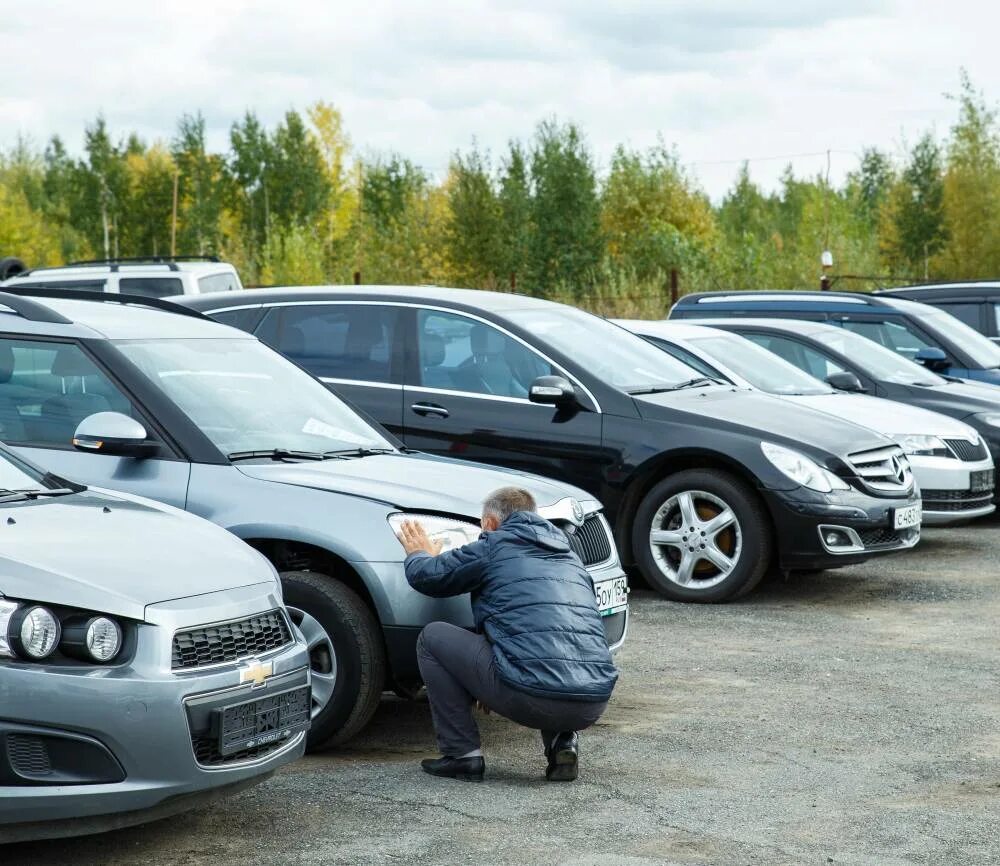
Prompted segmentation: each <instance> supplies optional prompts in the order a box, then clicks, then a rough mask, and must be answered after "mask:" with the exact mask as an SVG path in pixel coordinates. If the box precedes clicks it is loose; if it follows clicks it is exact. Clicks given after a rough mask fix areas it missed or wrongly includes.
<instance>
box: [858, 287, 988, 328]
mask: <svg viewBox="0 0 1000 866" xmlns="http://www.w3.org/2000/svg"><path fill="white" fill-rule="evenodd" d="M875 294H876V295H880V296H882V297H885V298H903V299H904V300H907V301H919V302H920V303H922V304H927V305H928V306H930V307H936V308H937V309H939V310H944V312H946V313H950V314H951V315H953V316H954V317H955V318H956V319H958V320H959V321H961V322H965V324H967V325H968V326H969V327H970V328H974V329H975V330H977V331H979V333H980V334H983V335H985V336H987V337H989V338H990V339H991V340H992V341H993V342H994V343H997V342H1000V280H972V281H969V282H964V283H934V284H929V285H923V286H904V287H901V288H898V289H882V290H881V291H878V292H875Z"/></svg>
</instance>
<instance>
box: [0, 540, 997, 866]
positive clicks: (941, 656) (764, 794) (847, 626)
mask: <svg viewBox="0 0 1000 866" xmlns="http://www.w3.org/2000/svg"><path fill="white" fill-rule="evenodd" d="M998 529H1000V521H997V520H994V521H992V522H990V521H987V522H985V523H982V522H981V523H979V524H977V525H975V526H973V527H969V528H962V529H951V530H928V531H926V532H925V538H924V541H923V543H922V544H921V546H920V547H919V548H918V550H916V551H914V552H911V553H908V554H905V555H901V556H896V557H889V558H886V559H883V560H880V561H876V562H874V563H868V564H866V565H862V566H857V567H853V568H850V569H844V570H840V571H831V572H825V573H822V574H818V575H812V576H810V577H803V578H800V579H796V580H794V581H792V582H787V583H786V582H782V581H780V580H775V581H773V582H770V583H767V584H765V585H764V586H763V587H762V589H761V591H759V592H757V593H756V594H755V595H753V596H751V597H750V598H748V599H746V600H743V601H741V602H739V603H736V604H730V605H724V606H715V607H707V606H699V607H695V606H685V605H680V604H673V603H670V602H667V601H664V600H662V599H660V598H659V597H658V596H656V595H654V594H652V593H650V592H646V591H637V592H635V593H634V594H633V608H632V611H633V613H632V626H631V632H630V636H629V640H628V642H627V644H626V647H625V649H624V650H623V651H622V653H621V654H620V656H619V663H620V666H621V668H622V671H623V673H622V679H621V681H620V684H619V687H618V689H617V691H616V693H615V697H614V699H613V701H612V704H611V706H610V708H609V710H608V712H607V714H606V716H605V718H604V719H603V720H602V722H601V724H600V725H598V726H597V727H596V728H595V729H592V730H591V731H589V732H587V733H586V734H585V735H584V737H583V755H582V774H581V778H580V779H579V780H578V781H577V782H576V783H575V784H573V785H554V784H547V783H546V782H545V781H544V779H543V778H542V771H543V769H544V764H543V760H542V758H541V755H540V749H539V746H538V744H537V741H536V735H534V734H533V733H531V732H529V731H526V730H523V729H520V728H517V727H516V726H514V725H512V724H510V723H507V722H505V721H503V720H501V719H497V718H495V717H489V718H487V719H485V720H484V722H483V731H484V745H485V747H486V750H487V762H488V764H487V774H488V776H487V781H486V783H485V784H482V785H472V784H467V783H460V782H452V781H448V780H439V779H432V778H429V777H427V776H424V775H423V774H422V773H421V772H420V770H419V768H418V767H417V760H418V759H419V758H421V757H424V756H426V755H429V754H432V744H433V740H432V731H431V724H430V716H429V711H428V708H427V704H426V702H418V703H407V702H402V701H398V700H396V699H391V700H390V699H387V700H385V701H383V703H382V705H381V707H380V709H379V712H378V715H377V716H376V719H375V722H374V723H373V724H372V726H371V727H370V728H369V729H368V731H367V732H366V733H365V735H364V736H362V737H361V738H359V739H358V740H357V741H356V742H354V743H353V744H352V745H351V746H350V747H349V748H347V749H345V750H344V751H341V752H338V753H334V754H326V755H319V756H314V757H309V758H307V759H305V760H303V761H300V762H299V763H297V764H295V765H293V766H292V767H289V768H287V769H286V770H285V771H284V772H282V773H280V774H279V775H277V776H275V777H274V778H272V779H271V780H269V781H268V782H267V783H265V784H264V785H262V786H259V787H257V788H254V789H252V790H250V791H248V792H245V793H243V794H240V795H238V796H236V797H233V798H232V799H230V800H227V801H224V802H222V803H219V804H216V805H213V806H212V807H210V808H207V809H204V810H202V811H200V812H198V813H194V814H188V815H185V816H182V817H179V818H174V819H170V820H168V821H164V822H160V823H158V824H153V825H150V826H147V827H140V828H136V829H131V830H125V831H120V832H117V833H113V834H106V835H103V836H98V837H90V838H86V839H79V840H73V841H62V842H48V843H35V844H32V845H22V846H16V847H15V846H10V847H6V848H2V849H0V863H3V864H4V866H15V864H22V863H24V864H43V863H44V864H48V863H67V864H69V863H85V864H91V863H93V864H102V866H111V864H126V863H128V864H131V863H139V862H141V863H148V864H154V863H155V864H200V863H212V864H218V866H222V864H241V866H244V864H246V863H247V862H253V863H255V864H335V863H336V864H352V863H376V864H381V863H441V864H451V863H476V864H479V863H511V864H533V863H538V864H542V863H545V864H548V863H552V864H555V863H559V864H573V866H589V864H594V866H596V864H623V866H631V864H635V866H639V864H648V863H676V864H691V863H713V864H779V863H780V864H783V863H794V864H809V863H818V864H826V863H843V864H880V866H894V864H910V863H921V864H923V863H926V864H987V863H989V864H996V863H1000V728H998V725H997V720H998V716H1000V664H998V662H1000V625H998V623H1000V572H998V568H997V566H998V560H1000V545H998V542H997V537H998Z"/></svg>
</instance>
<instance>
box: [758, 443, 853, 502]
mask: <svg viewBox="0 0 1000 866" xmlns="http://www.w3.org/2000/svg"><path fill="white" fill-rule="evenodd" d="M760 450H761V451H763V452H764V456H765V457H766V458H767V459H768V460H769V461H770V462H771V464H772V465H773V466H774V467H775V469H777V470H778V471H779V472H780V473H781V474H782V475H784V476H785V477H786V478H790V479H791V480H792V481H794V482H795V483H796V484H801V485H802V486H803V487H808V488H809V489H810V490H818V491H819V492H820V493H830V492H831V491H833V490H849V489H850V485H849V484H848V483H847V482H846V481H844V480H843V479H842V478H838V477H837V476H836V475H834V474H833V473H832V472H830V471H829V470H828V469H824V468H823V467H822V466H820V465H819V464H818V463H816V462H815V461H814V460H810V459H809V458H808V457H806V455H805V454H802V453H800V452H798V451H794V450H792V449H791V448H785V447H784V446H783V445H775V444H774V443H773V442H761V443H760Z"/></svg>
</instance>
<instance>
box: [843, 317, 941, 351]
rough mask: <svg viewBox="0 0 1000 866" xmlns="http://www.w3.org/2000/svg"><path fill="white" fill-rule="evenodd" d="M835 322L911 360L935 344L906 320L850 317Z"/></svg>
mask: <svg viewBox="0 0 1000 866" xmlns="http://www.w3.org/2000/svg"><path fill="white" fill-rule="evenodd" d="M833 324H837V325H840V326H841V327H842V328H844V329H845V330H847V331H850V332H851V333H853V334H859V335H860V336H862V337H866V338H867V339H869V340H872V341H873V342H876V343H878V344H879V345H880V346H885V348H887V349H892V351H893V352H896V353H897V354H898V355H902V356H903V357H904V358H909V359H910V360H911V361H912V360H913V359H914V358H915V357H916V355H917V352H919V351H920V350H921V349H925V348H927V347H928V346H933V345H934V343H931V342H929V341H928V340H926V339H925V338H924V337H922V336H921V335H920V334H918V333H916V331H914V329H913V328H912V327H910V326H909V325H907V324H906V323H904V322H888V321H877V320H864V319H849V320H847V321H835V322H834V323H833Z"/></svg>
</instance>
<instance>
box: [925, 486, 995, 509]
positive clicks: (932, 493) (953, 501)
mask: <svg viewBox="0 0 1000 866" xmlns="http://www.w3.org/2000/svg"><path fill="white" fill-rule="evenodd" d="M920 495H921V497H922V498H923V500H924V510H926V511H969V510H971V509H974V508H982V507H984V506H986V505H992V504H993V491H992V489H991V490H987V491H986V492H985V493H984V492H983V491H981V490H979V491H972V490H923V491H921V494H920Z"/></svg>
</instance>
